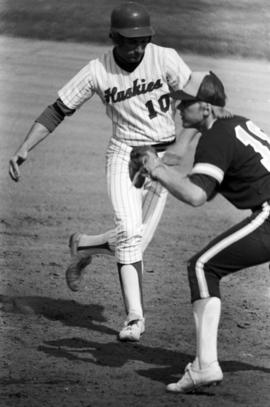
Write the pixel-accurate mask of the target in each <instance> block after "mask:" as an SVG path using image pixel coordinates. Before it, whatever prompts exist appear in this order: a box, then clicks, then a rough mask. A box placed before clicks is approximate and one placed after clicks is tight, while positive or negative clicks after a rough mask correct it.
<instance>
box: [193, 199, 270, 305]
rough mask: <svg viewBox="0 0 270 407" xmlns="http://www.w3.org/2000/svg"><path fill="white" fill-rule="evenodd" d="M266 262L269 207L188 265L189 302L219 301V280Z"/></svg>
mask: <svg viewBox="0 0 270 407" xmlns="http://www.w3.org/2000/svg"><path fill="white" fill-rule="evenodd" d="M269 261H270V204H269V203H268V202H265V203H264V204H263V205H262V207H261V208H260V209H257V210H256V211H254V212H253V213H252V215H251V216H249V217H248V218H246V219H244V220H243V221H241V222H240V223H238V224H237V225H235V226H233V227H232V228H230V229H229V230H227V231H226V232H224V233H222V234H221V235H219V236H218V237H216V238H215V239H214V240H212V241H211V242H210V243H209V244H208V245H207V246H206V247H205V248H204V249H203V250H201V251H200V252H199V253H197V254H196V255H195V256H193V257H192V258H191V259H190V260H189V262H188V277H189V285H190V290H191V301H192V302H194V301H196V300H199V299H202V298H208V297H219V298H220V280H221V279H222V277H224V276H226V275H228V274H231V273H235V272H236V271H239V270H242V269H245V268H248V267H252V266H257V265H260V264H263V263H266V262H269Z"/></svg>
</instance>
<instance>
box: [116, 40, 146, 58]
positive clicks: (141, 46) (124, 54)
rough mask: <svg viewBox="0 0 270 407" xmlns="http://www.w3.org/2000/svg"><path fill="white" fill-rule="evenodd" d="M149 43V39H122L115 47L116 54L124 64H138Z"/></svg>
mask: <svg viewBox="0 0 270 407" xmlns="http://www.w3.org/2000/svg"><path fill="white" fill-rule="evenodd" d="M149 41H150V37H138V38H123V41H122V43H121V44H119V45H118V46H117V52H118V54H119V56H120V57H121V58H122V59H123V60H124V61H126V62H131V63H132V62H134V63H136V62H140V60H141V59H142V57H143V56H144V52H145V48H146V45H147V44H148V43H149Z"/></svg>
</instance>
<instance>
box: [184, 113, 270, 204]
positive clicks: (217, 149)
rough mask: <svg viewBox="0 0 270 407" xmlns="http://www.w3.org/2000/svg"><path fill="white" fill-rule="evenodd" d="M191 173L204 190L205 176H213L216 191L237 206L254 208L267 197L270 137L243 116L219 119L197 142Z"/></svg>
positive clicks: (269, 171)
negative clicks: (197, 175) (198, 175)
mask: <svg viewBox="0 0 270 407" xmlns="http://www.w3.org/2000/svg"><path fill="white" fill-rule="evenodd" d="M193 174H194V175H195V174H200V175H202V176H203V177H202V178H201V181H200V177H196V175H195V176H194V181H195V183H196V184H198V185H200V186H201V187H202V188H203V189H207V188H206V187H205V184H206V183H205V177H204V176H206V177H207V178H208V180H209V183H212V184H213V179H214V180H215V181H216V190H215V192H219V193H221V194H222V195H223V196H224V197H225V198H227V199H228V200H229V201H230V202H231V203H232V204H234V205H235V206H236V207H237V208H240V209H249V208H254V207H257V206H259V205H261V204H262V203H263V202H265V201H267V200H269V199H270V137H269V136H268V135H267V134H265V133H264V132H263V131H262V130H260V128H259V127H257V126H256V125H255V124H254V123H253V122H252V121H251V120H249V119H246V118H244V117H241V116H234V117H232V118H228V119H218V120H216V121H215V122H214V124H213V126H212V127H211V129H209V130H207V131H206V132H204V133H203V134H202V136H201V138H200V140H199V142H198V146H197V149H196V154H195V158H194V166H193V169H192V175H191V179H192V177H193Z"/></svg>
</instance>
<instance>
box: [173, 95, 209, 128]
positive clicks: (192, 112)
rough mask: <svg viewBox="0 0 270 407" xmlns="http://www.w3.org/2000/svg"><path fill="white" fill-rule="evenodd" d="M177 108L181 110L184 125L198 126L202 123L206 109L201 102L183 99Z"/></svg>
mask: <svg viewBox="0 0 270 407" xmlns="http://www.w3.org/2000/svg"><path fill="white" fill-rule="evenodd" d="M177 109H178V110H179V111H180V116H181V119H182V125H183V127H185V128H187V127H195V128H198V127H200V126H201V125H202V122H203V120H204V109H203V106H202V103H201V102H199V101H194V100H192V101H190V100H189V101H187V100H182V101H181V103H180V104H179V105H178V106H177Z"/></svg>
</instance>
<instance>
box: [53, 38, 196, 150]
mask: <svg viewBox="0 0 270 407" xmlns="http://www.w3.org/2000/svg"><path fill="white" fill-rule="evenodd" d="M190 73H191V71H190V69H189V67H188V66H187V65H186V64H185V62H184V61H183V60H182V58H181V57H180V56H179V55H178V53H177V52H176V51H175V50H174V49H172V48H165V47H160V46H158V45H155V44H152V43H149V44H148V45H147V47H146V49H145V55H144V57H143V59H142V61H141V62H140V64H139V65H138V66H137V68H136V69H135V70H134V71H133V72H127V71H125V70H123V69H121V68H120V67H119V66H118V65H117V64H116V62H115V59H114V56H113V50H110V51H108V52H107V53H106V54H104V55H103V56H102V57H100V58H97V59H95V60H92V61H90V62H89V63H88V64H87V65H86V66H85V67H84V68H82V70H81V71H79V72H78V73H77V75H75V76H74V77H73V78H72V79H71V80H70V81H69V82H68V83H67V84H66V85H65V86H64V87H63V88H62V89H61V90H60V91H59V92H58V95H59V97H60V98H61V100H62V101H63V102H64V104H65V105H66V106H67V107H69V108H70V109H78V108H79V107H80V106H82V104H83V103H84V102H86V101H87V100H89V99H90V98H91V97H92V96H93V95H94V94H98V95H99V96H100V98H101V100H102V102H103V103H104V104H105V105H106V113H107V115H108V116H109V118H110V119H111V120H112V123H113V134H112V137H113V138H116V139H118V140H120V141H122V142H124V143H126V144H128V145H131V146H135V145H142V144H156V143H162V142H167V141H171V140H172V139H173V138H174V135H175V121H174V118H175V106H174V102H173V100H172V98H171V97H170V90H173V91H176V90H179V89H182V88H183V86H184V85H185V84H186V82H187V81H188V78H189V76H190Z"/></svg>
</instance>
